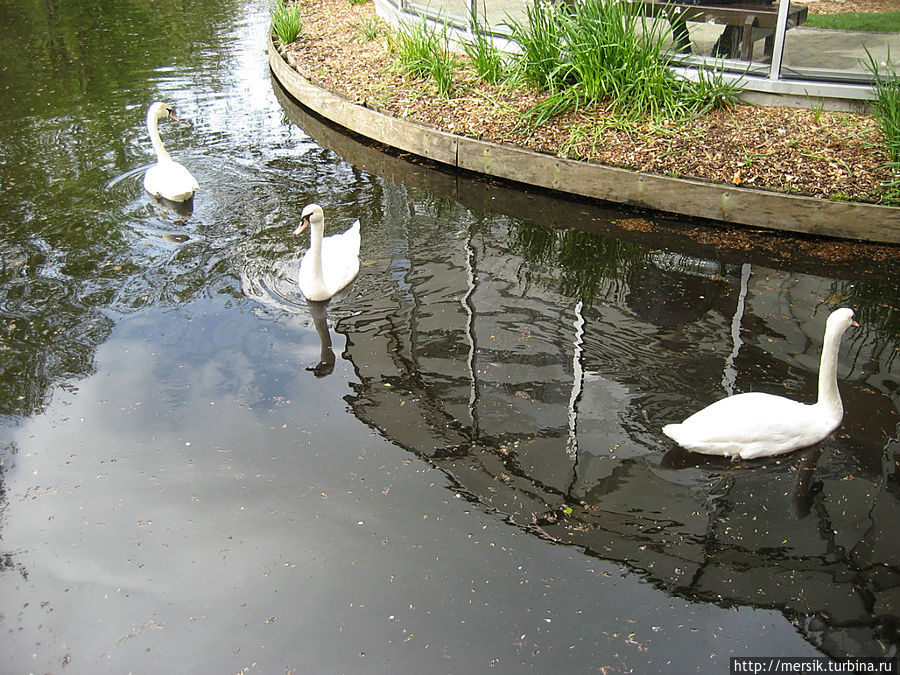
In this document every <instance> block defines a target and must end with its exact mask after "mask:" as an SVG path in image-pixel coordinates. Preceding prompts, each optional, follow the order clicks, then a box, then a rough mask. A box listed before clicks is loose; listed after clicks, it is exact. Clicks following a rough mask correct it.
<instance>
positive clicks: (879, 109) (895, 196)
mask: <svg viewBox="0 0 900 675" xmlns="http://www.w3.org/2000/svg"><path fill="white" fill-rule="evenodd" d="M882 66H883V67H884V70H883V71H882ZM869 69H870V70H871V71H872V74H873V75H874V77H875V96H876V99H875V105H874V107H873V112H874V116H875V119H876V120H877V121H878V125H879V127H881V137H882V139H883V140H884V143H885V148H886V150H887V154H888V158H889V161H888V163H887V165H886V166H885V167H884V168H885V170H887V171H888V173H889V175H890V178H889V179H888V180H887V182H886V183H885V186H884V187H885V195H886V198H887V199H888V201H890V202H892V203H898V202H900V76H898V75H897V71H896V69H895V68H894V65H893V63H892V62H891V57H890V54H888V58H887V60H886V62H885V63H883V64H880V65H879V63H878V62H877V61H876V60H875V58H874V57H873V56H872V54H871V53H870V54H869Z"/></svg>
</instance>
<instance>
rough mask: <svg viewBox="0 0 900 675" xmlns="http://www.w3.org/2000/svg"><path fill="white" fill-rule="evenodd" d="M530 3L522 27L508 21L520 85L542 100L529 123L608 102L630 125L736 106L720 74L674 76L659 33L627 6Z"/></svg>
mask: <svg viewBox="0 0 900 675" xmlns="http://www.w3.org/2000/svg"><path fill="white" fill-rule="evenodd" d="M560 7H561V6H559V5H553V6H547V5H546V4H544V2H543V0H534V2H533V4H532V5H530V6H529V7H528V9H527V11H526V18H525V21H524V22H523V23H516V22H515V21H513V23H512V39H513V40H514V41H515V42H516V43H517V44H518V45H519V47H520V51H521V56H520V57H519V59H518V64H517V65H518V70H519V72H520V73H521V76H522V79H523V81H525V82H526V83H529V84H532V85H534V86H537V87H539V88H541V89H545V90H548V91H549V92H550V96H549V97H548V98H547V99H546V100H545V101H544V102H543V103H541V104H539V105H538V106H537V107H535V108H534V109H532V110H531V111H530V112H529V113H528V115H527V118H528V121H529V122H530V123H532V124H541V123H543V122H545V121H547V120H548V119H550V118H552V117H553V116H555V115H557V114H559V113H560V112H564V111H566V110H571V109H573V108H577V107H578V106H581V105H584V104H592V103H597V102H600V101H609V102H611V103H612V109H613V111H614V112H615V113H616V114H619V115H624V116H626V117H631V118H633V119H636V118H638V117H641V116H645V115H649V116H650V117H651V118H658V117H664V118H670V119H684V118H687V117H690V116H693V115H697V114H700V113H702V112H705V111H706V110H708V109H710V108H715V107H722V106H724V105H728V104H730V103H732V102H734V101H736V100H737V96H738V91H739V90H738V86H737V85H735V84H729V83H728V82H726V80H725V78H724V74H723V73H722V72H716V71H706V72H703V71H701V73H702V74H701V75H700V77H699V79H698V80H696V81H688V80H685V79H682V78H679V77H677V76H676V75H675V74H673V73H672V71H671V70H669V68H668V67H667V64H666V59H665V57H664V54H663V52H662V45H663V33H662V30H661V29H657V28H656V27H654V25H652V24H650V23H649V22H647V21H645V17H644V16H643V15H642V14H641V13H639V12H635V11H634V10H633V9H632V8H631V7H630V6H629V4H628V3H624V2H615V1H614V0H584V1H583V2H579V3H577V4H575V5H574V6H572V7H569V8H567V9H563V8H560Z"/></svg>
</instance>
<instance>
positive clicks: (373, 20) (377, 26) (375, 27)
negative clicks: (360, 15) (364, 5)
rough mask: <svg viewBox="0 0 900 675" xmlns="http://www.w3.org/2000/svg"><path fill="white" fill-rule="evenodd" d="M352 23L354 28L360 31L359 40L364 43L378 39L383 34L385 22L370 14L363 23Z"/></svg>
mask: <svg viewBox="0 0 900 675" xmlns="http://www.w3.org/2000/svg"><path fill="white" fill-rule="evenodd" d="M350 25H351V27H352V28H354V29H356V32H357V33H359V37H357V41H358V42H360V43H363V42H372V41H373V40H376V39H378V36H379V35H381V29H382V27H383V26H384V22H383V21H382V20H381V19H379V18H378V17H377V16H370V17H368V18H367V19H365V20H363V21H362V22H361V23H353V24H350Z"/></svg>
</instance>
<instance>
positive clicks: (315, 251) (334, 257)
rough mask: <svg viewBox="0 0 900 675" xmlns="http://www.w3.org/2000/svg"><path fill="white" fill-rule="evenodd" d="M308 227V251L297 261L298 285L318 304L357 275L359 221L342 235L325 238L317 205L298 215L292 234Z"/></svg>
mask: <svg viewBox="0 0 900 675" xmlns="http://www.w3.org/2000/svg"><path fill="white" fill-rule="evenodd" d="M307 227H309V249H308V250H307V251H306V253H305V254H304V256H303V259H302V260H301V261H300V273H299V275H298V277H297V283H298V285H299V286H300V290H301V291H303V295H304V296H305V297H306V299H307V300H312V301H314V302H321V301H324V300H329V299H331V298H332V297H334V295H335V293H337V292H338V291H340V290H341V289H343V288H344V287H346V286H347V285H348V284H349V283H350V282H351V281H353V280H354V279H355V278H356V275H357V274H359V244H360V235H359V227H360V226H359V220H357V221H356V222H354V223H353V225H351V226H350V227H349V228H348V229H347V230H346V231H345V232H342V233H340V234H334V235H331V236H330V237H326V236H324V235H325V215H324V214H323V213H322V207H321V206H319V205H318V204H310V205H309V206H307V207H306V208H304V209H303V212H302V213H301V214H300V226H299V227H298V228H297V229H296V230H294V234H300V233H301V232H303V231H304V230H305V229H306V228H307Z"/></svg>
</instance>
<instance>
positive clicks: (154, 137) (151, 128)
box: [147, 113, 172, 162]
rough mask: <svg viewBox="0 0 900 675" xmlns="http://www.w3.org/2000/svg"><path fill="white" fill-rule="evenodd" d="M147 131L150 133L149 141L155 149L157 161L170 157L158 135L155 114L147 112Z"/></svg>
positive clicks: (157, 123)
mask: <svg viewBox="0 0 900 675" xmlns="http://www.w3.org/2000/svg"><path fill="white" fill-rule="evenodd" d="M147 132H148V133H149V134H150V142H151V143H153V149H154V150H155V151H156V159H157V161H160V162H164V161H167V160H170V159H172V158H171V157H170V156H169V153H168V152H167V151H166V149H165V147H163V144H162V139H161V138H160V137H159V119H158V118H157V117H156V115H152V114H149V113H148V114H147Z"/></svg>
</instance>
